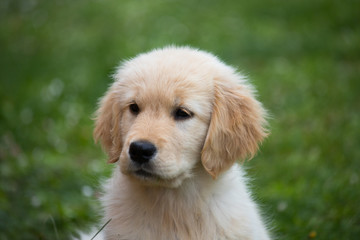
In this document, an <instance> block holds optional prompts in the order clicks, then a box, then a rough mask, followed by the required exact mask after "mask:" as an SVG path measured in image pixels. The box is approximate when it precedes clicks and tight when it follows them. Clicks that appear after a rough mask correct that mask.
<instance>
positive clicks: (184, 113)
mask: <svg viewBox="0 0 360 240" xmlns="http://www.w3.org/2000/svg"><path fill="white" fill-rule="evenodd" d="M192 116H193V114H192V112H190V111H189V110H187V109H185V108H177V109H176V110H175V112H174V118H175V120H185V119H188V118H191V117H192Z"/></svg>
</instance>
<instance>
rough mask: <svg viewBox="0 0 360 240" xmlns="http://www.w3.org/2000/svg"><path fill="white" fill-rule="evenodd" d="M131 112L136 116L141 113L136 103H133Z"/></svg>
mask: <svg viewBox="0 0 360 240" xmlns="http://www.w3.org/2000/svg"><path fill="white" fill-rule="evenodd" d="M129 109H130V112H131V113H132V114H134V115H137V114H138V113H139V112H140V108H139V106H138V105H137V104H136V103H132V104H130V106H129Z"/></svg>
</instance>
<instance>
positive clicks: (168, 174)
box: [94, 47, 269, 240]
mask: <svg viewBox="0 0 360 240" xmlns="http://www.w3.org/2000/svg"><path fill="white" fill-rule="evenodd" d="M114 78H115V81H114V83H113V84H112V86H111V87H110V88H109V90H108V92H107V93H106V94H105V96H104V97H103V99H102V100H101V102H100V106H99V109H98V111H97V117H96V127H95V131H94V136H95V139H96V140H100V142H101V144H102V146H103V147H104V149H105V151H106V152H107V153H108V156H109V160H108V161H109V162H110V163H116V164H117V166H116V168H115V169H114V172H113V175H112V177H111V178H110V179H109V180H108V181H107V183H106V184H105V195H104V197H103V198H102V203H103V206H104V209H105V218H104V221H105V222H106V221H107V220H108V219H111V221H110V223H109V224H108V225H107V226H106V227H105V229H104V230H103V231H104V234H105V238H106V239H141V240H146V239H149V240H155V239H156V240H161V239H164V240H172V239H174V240H175V239H181V240H182V239H204V240H212V239H269V236H268V234H267V230H266V228H265V226H264V224H263V223H262V221H261V219H260V215H259V213H258V210H257V207H256V204H255V203H254V202H253V200H252V199H251V197H250V194H249V192H248V190H247V187H246V179H245V177H244V173H243V170H242V169H241V166H240V165H239V164H237V163H235V161H236V160H244V159H246V158H251V157H252V156H253V155H254V154H255V153H256V151H257V149H258V144H259V143H260V142H261V141H262V140H263V138H264V137H265V136H266V135H267V132H266V130H265V128H264V125H265V124H266V122H265V116H264V115H265V111H264V110H263V108H262V106H261V104H260V103H259V102H258V101H257V100H256V99H255V97H254V93H253V89H252V87H251V86H250V84H249V83H248V82H247V81H246V79H245V78H244V77H243V76H241V75H240V74H238V73H236V71H234V69H233V68H231V67H229V66H227V65H225V64H224V63H222V62H221V61H220V60H219V59H218V58H216V57H214V56H213V55H211V54H209V53H206V52H203V51H199V50H196V49H192V48H188V47H167V48H163V49H157V50H153V51H151V52H149V53H145V54H140V55H138V56H137V57H135V58H134V59H131V60H129V61H126V62H124V63H123V64H121V66H120V67H119V68H118V70H117V72H116V74H115V75H114ZM132 104H136V105H137V106H138V110H139V111H138V112H136V113H134V112H132V110H131V107H130V106H131V105H132ZM129 108H130V109H129ZM178 109H182V110H184V111H185V112H186V113H189V116H188V117H187V118H184V119H177V118H176V117H175V115H174V114H175V113H176V111H177V110H178ZM139 140H142V141H148V142H150V143H152V144H154V145H155V146H156V149H157V152H156V155H155V156H154V157H153V158H152V159H151V161H150V162H149V163H147V164H144V165H142V166H139V165H138V164H136V163H134V161H132V160H131V157H130V155H129V146H130V144H131V143H132V142H135V141H139ZM138 170H142V171H146V173H147V174H146V175H141V174H140V175H139V174H137V171H138Z"/></svg>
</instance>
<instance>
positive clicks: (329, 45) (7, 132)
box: [0, 0, 360, 239]
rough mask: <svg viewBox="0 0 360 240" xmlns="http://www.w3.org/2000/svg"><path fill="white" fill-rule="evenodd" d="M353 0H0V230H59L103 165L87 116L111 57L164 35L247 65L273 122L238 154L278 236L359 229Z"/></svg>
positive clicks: (359, 43) (24, 235)
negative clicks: (249, 155)
mask: <svg viewBox="0 0 360 240" xmlns="http://www.w3.org/2000/svg"><path fill="white" fill-rule="evenodd" d="M359 10H360V3H359V1H357V0H344V1H333V0H314V1H310V0H292V1H287V0H269V1H265V0H252V1H247V0H232V1H230V0H225V1H212V0H208V1H205V0H200V1H191V0H182V1H180V0H152V1H146V0H139V1H137V0H132V1H131V0H124V1H116V0H108V1H105V0H86V1H85V0H77V1H70V0H48V1H46V0H23V1H20V0H2V1H1V2H0V76H1V86H0V99H1V115H0V239H69V238H70V235H71V234H74V232H75V231H76V230H79V229H86V228H87V227H89V226H91V225H92V224H93V223H94V222H95V221H96V219H98V215H97V213H96V211H97V210H98V209H99V206H98V204H97V201H96V193H97V191H98V182H99V179H101V178H102V177H104V176H108V175H109V172H110V170H111V166H108V165H107V164H106V163H105V155H104V154H103V153H102V152H101V149H100V147H99V146H96V145H95V144H94V143H93V140H92V129H93V122H92V120H91V116H92V114H93V112H94V110H95V108H96V104H97V99H98V98H99V97H100V96H102V94H103V93H104V92H105V90H106V88H107V86H108V85H109V84H110V83H111V79H110V77H109V75H110V74H111V73H112V72H113V71H114V68H115V66H116V65H117V64H118V63H119V61H120V60H122V59H126V58H130V57H133V56H134V55H136V54H137V53H140V52H143V51H147V50H150V49H152V48H154V47H161V46H164V45H168V44H171V43H174V44H177V45H191V46H194V47H199V48H201V49H204V50H208V51H211V52H213V53H215V54H216V55H218V56H219V57H220V58H221V59H223V60H224V61H225V62H227V63H229V64H231V65H233V66H236V67H238V68H239V70H240V71H242V72H243V73H245V74H247V75H248V76H249V77H250V79H251V80H252V82H253V84H254V85H255V86H256V87H257V89H258V91H259V98H260V100H261V101H262V102H263V103H264V105H265V107H266V108H267V109H269V111H270V113H271V115H272V119H271V120H270V126H271V131H272V134H271V136H270V137H269V138H268V139H267V140H266V141H265V143H264V144H263V146H262V150H261V152H260V153H259V154H258V156H257V157H256V158H255V159H254V160H252V161H251V162H249V163H247V164H246V166H248V170H249V175H250V176H251V178H253V179H254V180H253V186H254V187H253V190H254V195H255V197H256V198H257V199H258V201H259V202H260V203H261V206H262V210H263V212H264V214H265V215H267V216H268V218H269V220H270V226H271V227H272V228H273V233H274V236H276V237H277V238H278V239H308V238H313V239H358V238H359V236H360V182H359V180H360V179H359V177H360V176H359V169H360V114H359V111H360V79H359V78H360V24H359V23H360V14H359Z"/></svg>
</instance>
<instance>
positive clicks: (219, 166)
mask: <svg viewBox="0 0 360 240" xmlns="http://www.w3.org/2000/svg"><path fill="white" fill-rule="evenodd" d="M214 88H215V89H214V95H215V99H214V105H213V112H212V116H211V122H210V126H209V129H208V133H207V136H206V139H205V143H204V147H203V150H202V153H201V161H202V164H203V166H204V168H205V169H206V171H207V172H208V173H209V174H210V175H211V176H213V178H216V177H217V176H218V175H219V173H221V172H222V171H225V170H227V169H228V168H230V167H231V166H232V164H233V163H234V162H235V161H236V160H237V159H246V158H247V157H249V158H252V157H253V156H254V155H255V153H256V151H257V149H258V143H259V142H261V141H262V140H263V139H264V137H265V136H266V135H267V132H266V130H265V128H264V125H265V124H266V121H265V111H264V109H263V108H262V106H261V104H260V103H259V102H258V101H257V100H256V99H255V98H254V96H253V94H252V91H251V89H249V87H247V86H242V85H238V84H237V83H235V82H231V81H229V82H227V81H226V82H224V81H221V80H217V81H215V86H214Z"/></svg>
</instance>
